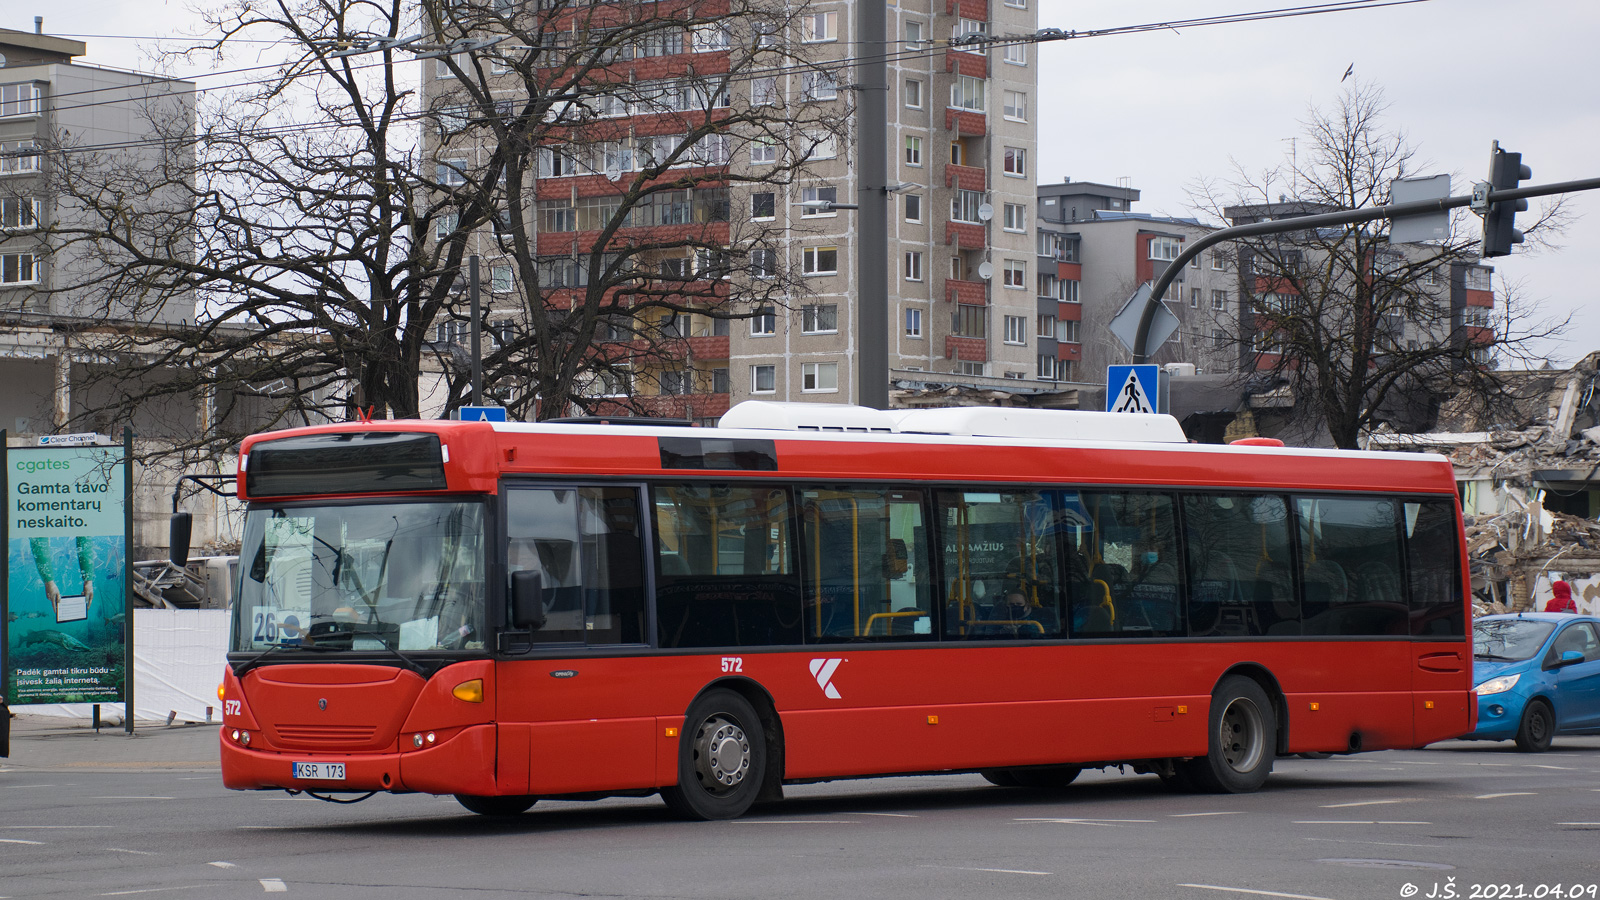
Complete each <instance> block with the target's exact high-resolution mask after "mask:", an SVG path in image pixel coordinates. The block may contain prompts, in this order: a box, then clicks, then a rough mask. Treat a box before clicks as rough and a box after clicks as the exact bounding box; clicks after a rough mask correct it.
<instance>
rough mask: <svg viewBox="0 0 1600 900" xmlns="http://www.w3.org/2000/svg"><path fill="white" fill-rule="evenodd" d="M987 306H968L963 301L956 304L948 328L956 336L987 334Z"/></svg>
mask: <svg viewBox="0 0 1600 900" xmlns="http://www.w3.org/2000/svg"><path fill="white" fill-rule="evenodd" d="M988 312H989V310H988V308H986V307H982V306H970V305H968V304H965V303H959V304H957V305H956V310H955V313H954V315H953V317H952V318H953V321H952V322H951V323H950V330H951V331H952V332H954V333H955V334H956V336H957V337H971V338H982V337H988V336H989V318H988Z"/></svg>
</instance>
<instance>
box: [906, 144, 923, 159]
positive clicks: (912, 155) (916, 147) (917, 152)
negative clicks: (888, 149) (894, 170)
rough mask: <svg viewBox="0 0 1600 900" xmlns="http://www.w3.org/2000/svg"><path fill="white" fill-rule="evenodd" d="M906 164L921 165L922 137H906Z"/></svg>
mask: <svg viewBox="0 0 1600 900" xmlns="http://www.w3.org/2000/svg"><path fill="white" fill-rule="evenodd" d="M906 165H908V166H921V165H922V138H919V137H907V138H906Z"/></svg>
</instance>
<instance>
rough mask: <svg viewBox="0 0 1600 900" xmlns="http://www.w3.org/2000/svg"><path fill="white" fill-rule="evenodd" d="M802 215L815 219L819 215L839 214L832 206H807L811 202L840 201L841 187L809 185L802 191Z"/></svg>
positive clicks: (804, 217)
mask: <svg viewBox="0 0 1600 900" xmlns="http://www.w3.org/2000/svg"><path fill="white" fill-rule="evenodd" d="M800 200H801V203H802V205H801V207H800V217H801V218H802V219H814V218H817V217H818V216H837V215H838V213H837V212H834V210H833V209H832V207H827V206H807V205H805V204H809V203H817V204H821V203H837V202H839V189H838V188H834V187H809V188H804V189H802V190H801V191H800Z"/></svg>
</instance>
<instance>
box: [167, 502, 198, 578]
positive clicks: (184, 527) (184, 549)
mask: <svg viewBox="0 0 1600 900" xmlns="http://www.w3.org/2000/svg"><path fill="white" fill-rule="evenodd" d="M193 532H194V516H193V515H192V514H190V513H186V512H175V513H173V514H172V521H171V523H170V525H169V528H168V534H169V536H170V540H169V546H170V547H172V554H171V556H172V564H173V565H175V566H177V567H178V568H180V569H181V568H183V567H184V566H187V565H188V564H189V537H190V535H191V534H193Z"/></svg>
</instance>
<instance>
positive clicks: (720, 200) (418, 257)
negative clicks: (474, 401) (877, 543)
mask: <svg viewBox="0 0 1600 900" xmlns="http://www.w3.org/2000/svg"><path fill="white" fill-rule="evenodd" d="M803 11H804V5H803V4H801V5H789V4H783V3H779V2H776V0H721V2H717V3H706V4H697V3H679V4H660V3H648V4H646V3H639V4H631V3H622V4H594V5H590V4H587V3H577V2H571V0H543V2H539V3H533V2H527V3H523V2H508V0H494V2H484V3H476V4H474V3H458V2H443V0H426V2H423V3H422V4H421V5H420V7H419V6H417V5H416V4H412V3H405V2H401V0H389V2H380V3H372V2H358V0H333V2H311V0H242V2H237V3H231V4H227V5H224V6H219V7H217V8H216V9H215V10H213V11H212V14H211V15H210V17H209V23H210V24H211V26H212V27H213V28H215V29H216V30H217V31H218V32H219V33H220V34H221V35H222V38H221V39H220V40H218V41H217V42H215V43H214V44H213V45H211V46H210V47H209V48H208V49H210V50H211V51H213V52H216V53H218V54H219V55H220V54H225V53H227V52H229V51H231V50H233V49H234V48H235V47H236V46H245V45H246V44H245V42H258V41H262V40H268V41H272V42H275V43H274V46H275V47H276V48H278V49H279V50H280V51H282V52H283V53H284V57H283V62H282V64H281V65H280V66H276V67H273V68H271V69H270V70H269V72H268V74H267V75H266V76H265V77H263V78H261V79H260V80H259V81H254V82H251V83H248V84H245V85H243V86H241V87H237V88H234V89H232V90H216V91H212V92H210V93H208V94H207V95H206V96H205V98H204V100H203V101H201V102H200V103H199V104H198V119H199V127H198V128H197V129H193V130H191V129H188V128H186V127H185V126H184V124H183V123H181V122H176V121H165V122H154V123H152V127H153V128H154V129H155V131H156V133H157V139H156V140H157V141H158V142H159V143H161V144H162V145H163V146H165V147H166V148H167V150H168V152H167V153H166V155H165V164H164V166H163V167H162V169H161V171H159V172H151V171H148V170H143V169H141V168H140V167H130V166H128V165H126V163H125V160H124V159H122V158H121V157H120V156H119V154H118V152H117V150H116V148H92V147H83V146H78V145H75V144H74V141H73V138H72V136H70V135H65V134H63V135H58V136H57V138H56V142H55V146H54V147H52V148H50V149H51V151H52V160H53V166H52V174H51V183H50V188H51V189H52V190H53V191H55V192H56V194H57V195H58V196H59V197H61V198H63V200H64V202H66V203H69V204H71V205H72V207H73V208H74V209H75V210H76V215H74V216H73V217H71V218H70V219H68V218H63V219H62V221H60V222H56V223H52V224H51V225H50V228H49V234H48V240H49V241H50V243H51V246H52V247H53V248H56V251H55V252H57V253H58V254H60V253H62V252H63V251H65V250H67V249H68V248H71V250H72V252H73V253H74V254H76V256H77V257H78V258H81V259H83V260H87V261H89V263H90V264H85V265H83V266H80V267H77V269H76V270H75V271H73V272H62V273H60V276H61V277H59V278H58V279H57V280H56V283H55V285H54V286H53V288H52V289H53V290H58V291H71V292H74V293H75V295H77V296H84V295H89V294H92V295H94V296H97V297H99V298H101V303H102V304H103V309H106V310H111V309H119V310H120V309H128V308H135V309H138V308H147V309H148V308H162V307H166V308H170V307H171V306H172V305H173V304H180V305H181V304H188V305H190V306H191V307H192V308H193V309H194V315H193V318H192V320H191V319H188V318H187V317H183V320H181V321H173V320H172V319H171V317H168V319H167V320H165V321H164V322H163V324H161V325H160V327H148V328H133V329H125V330H122V331H120V332H118V333H116V334H105V335H101V336H100V337H99V338H98V340H97V342H96V345H95V359H96V360H97V362H98V365H97V366H96V367H95V369H94V373H95V376H94V377H96V378H98V379H99V387H98V389H97V390H94V391H90V392H86V396H93V397H96V398H99V400H98V403H99V405H100V406H101V407H102V408H101V409H85V410H83V414H84V416H85V417H87V416H94V415H103V414H104V408H126V407H131V406H137V405H141V404H149V403H151V402H153V401H156V400H159V399H161V398H172V397H180V398H187V399H188V400H190V401H192V402H195V403H198V404H200V405H201V407H202V408H203V409H205V410H206V415H205V416H204V417H203V422H204V426H205V427H204V428H202V429H200V430H199V432H198V433H194V434H192V435H190V436H189V437H188V438H186V439H179V440H177V441H176V443H177V444H179V445H180V446H179V449H185V448H187V449H195V450H197V449H200V448H208V447H218V446H226V445H227V444H229V443H231V442H233V441H235V440H237V439H238V437H239V436H241V435H242V434H244V433H248V432H250V431H253V430H258V429H260V428H262V427H271V426H277V425H295V424H305V423H306V422H315V421H325V420H343V419H349V418H354V417H356V416H357V415H370V416H374V417H378V418H384V417H391V416H392V417H416V416H418V415H420V414H422V412H423V410H424V398H423V397H422V396H421V394H420V393H419V377H421V376H422V375H423V373H424V372H425V371H427V370H430V369H431V370H434V371H437V372H438V373H440V374H439V378H440V381H441V383H442V385H443V390H442V392H441V393H442V401H443V405H444V407H445V409H446V410H449V409H452V408H454V407H456V406H457V405H459V404H460V403H462V402H463V401H464V400H465V399H466V397H467V372H466V367H465V366H464V365H462V364H461V359H460V353H459V352H458V351H457V350H456V349H455V347H454V346H453V345H454V344H455V341H454V336H455V335H456V334H458V333H459V331H460V329H459V327H458V325H459V323H464V322H465V321H466V319H467V315H468V314H467V302H468V297H467V290H466V287H467V285H466V282H467V265H466V263H467V260H468V258H469V256H471V255H474V254H482V255H484V256H487V257H490V258H491V259H490V263H491V266H490V267H489V269H490V271H489V272H487V273H486V274H488V275H489V276H490V277H489V278H488V279H486V284H485V287H487V288H489V289H490V291H489V292H488V293H489V294H490V299H489V301H488V303H487V305H489V306H490V307H491V308H495V309H496V310H497V312H496V315H500V314H503V313H505V312H506V311H507V310H506V307H507V305H508V302H507V298H514V301H515V302H514V309H513V310H511V312H512V313H514V314H512V315H508V316H505V317H504V318H503V319H495V318H494V317H493V316H491V317H490V318H491V321H492V322H493V326H494V327H492V328H491V329H490V330H489V332H488V339H487V340H486V345H487V346H488V348H489V352H488V353H487V354H486V356H485V358H484V360H483V367H484V373H485V382H486V383H487V384H488V385H489V386H490V388H491V390H492V391H497V392H505V393H510V394H512V395H513V396H514V398H515V400H514V404H513V408H514V409H513V411H514V412H515V413H517V414H519V415H524V416H528V417H532V416H534V415H538V416H541V417H548V416H554V415H563V414H566V413H568V412H570V411H572V410H574V409H579V410H582V409H587V408H594V407H595V406H596V405H597V404H598V403H599V402H600V401H599V400H598V399H596V397H597V396H598V395H601V394H606V395H612V396H609V397H608V398H607V399H606V400H605V402H606V403H610V404H613V405H615V404H617V403H619V402H620V403H621V404H623V405H637V404H636V402H635V400H634V399H633V393H634V392H633V391H632V390H631V387H630V386H629V382H630V378H628V377H624V376H631V380H634V381H637V380H639V379H645V380H657V381H659V380H660V379H662V378H664V377H666V374H663V373H668V374H670V373H671V372H672V371H673V370H672V368H671V366H672V364H673V363H675V362H676V361H678V360H681V359H682V357H683V355H684V352H685V350H684V346H685V342H686V341H687V340H689V337H690V336H689V335H687V334H683V333H682V332H683V329H682V328H680V327H678V326H677V323H678V321H679V320H678V319H676V318H675V317H678V316H681V315H683V314H685V313H690V312H693V313H695V314H698V315H701V316H704V317H707V319H708V320H712V319H728V318H732V317H747V316H750V315H753V314H758V313H759V312H760V311H761V310H762V308H763V305H764V304H768V303H774V302H779V301H780V300H782V299H783V298H787V297H794V296H797V295H798V293H799V292H800V291H801V289H802V287H801V285H800V283H799V281H798V279H794V278H790V277H789V275H790V266H789V265H788V264H787V261H786V260H784V259H782V254H781V253H779V252H776V249H775V248H777V247H778V246H779V235H778V234H777V233H776V232H775V231H774V228H775V227H776V225H775V223H774V222H772V221H767V220H766V219H767V218H770V217H765V218H763V219H762V220H759V221H758V220H756V218H755V217H752V216H749V215H731V214H730V209H731V205H732V204H735V203H738V204H750V203H752V202H757V203H760V202H766V203H775V202H777V201H776V200H774V199H773V198H774V197H776V196H782V195H783V194H784V193H785V192H786V191H787V190H788V187H789V185H790V184H791V183H792V182H793V181H794V179H795V178H796V176H797V175H799V174H800V173H802V172H803V171H804V170H805V168H806V166H807V165H808V164H809V163H810V161H811V160H812V159H814V158H818V157H821V156H826V155H828V154H830V153H832V152H837V151H836V150H835V149H834V148H837V147H838V146H840V145H842V143H843V142H842V141H841V140H840V139H839V138H840V136H841V134H842V128H843V124H842V123H843V122H844V121H845V118H846V111H845V110H844V109H843V107H844V106H845V101H844V100H842V99H834V98H842V97H844V96H847V95H846V94H845V93H844V91H843V90H842V89H840V88H838V87H837V86H836V81H842V80H843V78H842V77H839V76H838V73H837V72H836V71H834V69H832V68H830V67H829V66H828V65H826V64H816V63H812V62H810V61H808V60H807V59H806V55H807V54H806V53H805V52H803V51H805V49H806V44H805V42H804V41H803V40H802V38H803V34H802V31H801V29H802V27H803V24H804V21H807V20H803V17H802V12H803ZM250 46H256V45H254V44H251V45H250ZM418 57H422V63H421V64H420V65H419V64H418V62H417V58H418ZM419 70H421V71H420V72H419ZM418 75H421V76H422V80H423V83H422V84H421V85H420V86H419V84H418V79H417V76H418ZM654 76H659V77H654ZM786 83H792V85H793V86H795V87H796V88H799V87H800V86H801V85H802V84H803V85H804V90H805V91H807V92H810V94H811V97H812V98H813V99H817V100H832V102H809V103H803V102H797V100H798V99H799V98H797V97H795V96H792V93H798V91H793V92H790V93H786V92H785V91H784V90H782V87H783V86H784V85H785V84H786ZM752 147H758V148H760V149H759V151H758V154H757V155H758V158H759V159H760V160H761V163H762V164H761V165H746V164H736V163H735V161H736V160H739V161H742V160H745V159H750V158H751V154H752ZM558 176H559V177H558ZM153 185H156V186H159V187H161V188H162V190H160V191H152V186H153ZM761 194H770V195H772V196H768V197H766V198H764V199H763V198H760V197H759V196H757V197H756V198H754V199H753V198H752V195H761ZM506 269H509V274H510V276H511V277H509V278H502V277H501V276H502V274H504V270H506ZM452 323H455V324H452ZM441 325H443V326H444V328H443V329H441V327H440V326H441ZM441 331H443V332H444V334H441ZM440 337H445V338H446V340H442V341H441V340H439V338H440ZM679 371H680V373H681V370H679ZM681 377H682V375H681V374H680V376H679V378H680V379H681ZM602 384H604V385H607V386H608V387H607V388H606V389H600V387H599V386H600V385H602ZM612 388H615V389H612Z"/></svg>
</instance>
